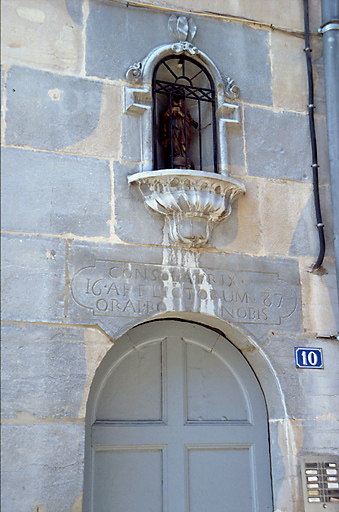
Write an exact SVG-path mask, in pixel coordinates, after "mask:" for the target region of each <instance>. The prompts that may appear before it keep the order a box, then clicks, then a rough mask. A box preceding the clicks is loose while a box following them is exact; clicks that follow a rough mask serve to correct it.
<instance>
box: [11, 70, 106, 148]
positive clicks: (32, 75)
mask: <svg viewBox="0 0 339 512" xmlns="http://www.w3.org/2000/svg"><path fill="white" fill-rule="evenodd" d="M101 96H102V84H100V83H97V82H93V81H90V80H87V79H83V78H75V77H69V76H60V75H56V74H53V73H48V72H45V71H37V70H34V69H29V68H23V67H17V66H14V67H12V68H11V69H10V70H9V72H8V80H7V113H8V123H7V129H6V143H7V144H12V145H15V146H26V145H27V146H31V147H33V148H37V149H39V148H41V149H51V150H55V149H61V148H64V147H67V146H70V145H71V144H74V143H75V142H78V141H80V140H83V139H85V138H86V137H88V136H89V135H90V134H91V133H92V132H93V130H94V129H95V128H96V127H97V124H98V121H99V115H100V103H101Z"/></svg>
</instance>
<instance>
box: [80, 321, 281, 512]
mask: <svg viewBox="0 0 339 512" xmlns="http://www.w3.org/2000/svg"><path fill="white" fill-rule="evenodd" d="M86 430H87V432H86V463H85V487H84V509H83V510H84V511H85V512H89V511H93V512H94V511H95V512H106V511H107V512H108V511H110V510H114V511H115V512H122V511H123V512H132V511H134V510H141V511H143V510H145V511H146V510H147V511H148V512H150V511H159V512H160V511H164V512H172V511H173V512H174V511H178V510H180V511H192V512H193V511H194V512H199V511H200V510H201V511H206V509H212V510H215V511H220V512H221V511H223V512H227V511H229V512H233V511H235V510H243V511H249V512H250V511H251V512H259V511H260V512H262V511H267V512H268V511H272V510H273V508H272V491H271V478H270V461H269V445H268V426H267V411H266V404H265V399H264V395H263V392H262V390H261V388H260V385H259V383H258V381H257V379H256V377H255V375H254V373H253V371H252V369H251V368H250V366H249V364H248V363H247V361H246V359H245V358H244V357H243V356H242V354H241V353H240V352H239V351H238V350H237V349H236V348H235V347H234V346H233V345H232V344H231V343H230V342H229V341H228V340H227V339H226V338H225V337H224V336H222V334H221V333H219V332H217V331H215V330H211V329H209V328H206V327H204V326H202V325H198V324H194V323H190V322H182V321H179V320H161V321H154V322H149V323H145V324H142V325H139V326H137V327H135V328H133V329H131V330H130V331H128V332H127V333H126V334H125V335H123V336H122V337H121V338H119V339H118V340H117V341H116V342H115V344H114V346H113V347H112V349H111V350H110V351H109V352H108V353H107V355H106V356H105V358H104V360H103V361H102V363H101V365H100V366H99V368H98V370H97V372H96V375H95V377H94V380H93V384H92V388H91V392H90V396H89V400H88V409H87V425H86ZM112 504H114V506H113V505H112Z"/></svg>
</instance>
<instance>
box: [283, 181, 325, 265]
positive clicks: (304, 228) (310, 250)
mask: <svg viewBox="0 0 339 512" xmlns="http://www.w3.org/2000/svg"><path fill="white" fill-rule="evenodd" d="M320 207H321V213H322V220H323V223H324V226H325V228H324V233H325V243H326V257H328V258H334V239H333V218H332V210H331V191H330V189H329V187H328V186H326V185H325V186H321V187H320ZM319 247H320V244H319V235H318V229H317V221H316V214H315V203H314V195H313V194H312V195H311V197H310V198H309V200H308V201H307V204H306V206H305V208H304V210H303V211H302V213H301V215H300V219H299V221H298V224H297V226H296V229H295V231H294V233H293V238H292V241H291V245H290V250H289V254H290V255H291V256H313V257H315V258H317V257H318V254H319Z"/></svg>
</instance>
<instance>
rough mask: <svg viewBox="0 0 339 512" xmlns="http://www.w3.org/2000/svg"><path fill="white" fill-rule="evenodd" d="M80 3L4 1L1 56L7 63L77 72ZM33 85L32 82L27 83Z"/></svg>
mask: <svg viewBox="0 0 339 512" xmlns="http://www.w3.org/2000/svg"><path fill="white" fill-rule="evenodd" d="M81 18H82V15H81V4H80V2H77V4H75V1H74V0H73V1H69V0H68V1H67V4H66V2H65V1H59V2H50V1H48V0H32V1H30V2H29V3H27V2H26V1H25V0H4V2H3V4H2V42H3V46H2V50H3V59H6V60H7V61H8V62H9V63H13V64H15V63H17V64H26V63H27V64H29V65H32V63H34V66H35V67H38V68H48V69H55V70H64V71H69V72H76V71H79V70H80V68H81V64H82V54H83V48H82V29H81V26H79V25H78V23H80V22H81V21H82V20H81ZM30 85H31V86H32V83H31V84H30Z"/></svg>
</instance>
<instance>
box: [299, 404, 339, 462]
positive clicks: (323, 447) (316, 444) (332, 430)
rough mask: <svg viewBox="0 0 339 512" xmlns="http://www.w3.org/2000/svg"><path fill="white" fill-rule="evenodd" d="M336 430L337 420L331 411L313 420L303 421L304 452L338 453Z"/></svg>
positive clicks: (338, 428)
mask: <svg viewBox="0 0 339 512" xmlns="http://www.w3.org/2000/svg"><path fill="white" fill-rule="evenodd" d="M334 410H336V409H334ZM338 432H339V421H338V419H337V417H336V416H335V415H334V414H333V413H332V412H329V413H328V414H327V415H326V416H324V417H317V418H315V421H311V420H308V421H303V434H304V444H303V451H304V453H316V454H319V455H325V454H326V455H327V454H328V455H338V445H339V435H338Z"/></svg>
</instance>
